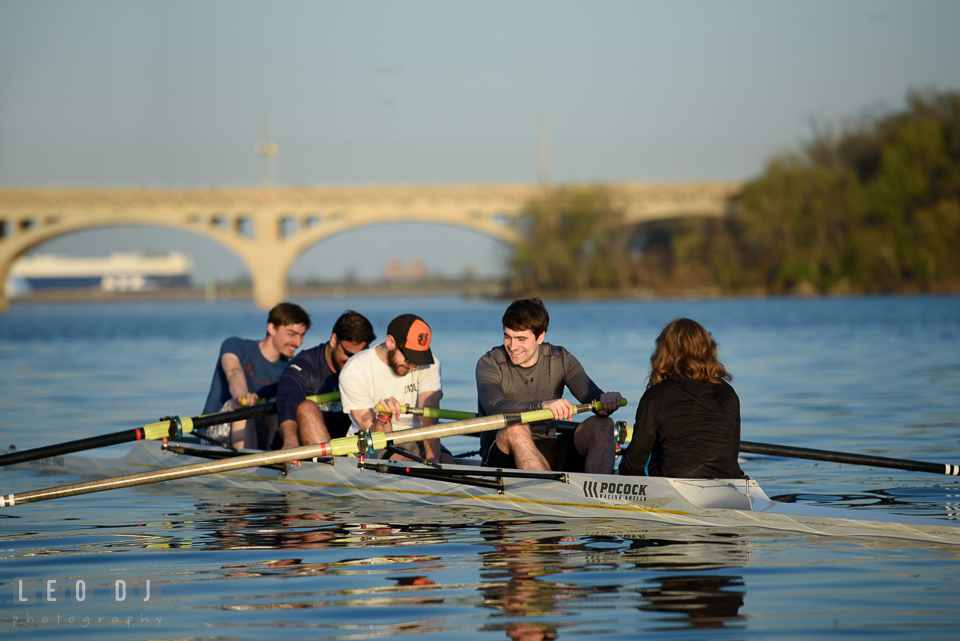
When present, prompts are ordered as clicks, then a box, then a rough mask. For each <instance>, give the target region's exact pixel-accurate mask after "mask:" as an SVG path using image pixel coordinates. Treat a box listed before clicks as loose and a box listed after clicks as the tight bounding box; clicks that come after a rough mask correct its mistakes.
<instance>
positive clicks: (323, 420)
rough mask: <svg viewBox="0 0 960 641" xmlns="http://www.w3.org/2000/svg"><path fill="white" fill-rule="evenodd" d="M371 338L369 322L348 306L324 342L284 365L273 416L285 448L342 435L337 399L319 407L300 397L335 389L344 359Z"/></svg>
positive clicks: (343, 418) (345, 423)
mask: <svg viewBox="0 0 960 641" xmlns="http://www.w3.org/2000/svg"><path fill="white" fill-rule="evenodd" d="M376 338H377V336H376V334H374V333H373V325H371V324H370V321H368V320H367V319H366V318H364V317H363V316H361V315H360V314H358V313H357V312H355V311H353V310H352V309H348V310H347V311H345V312H344V313H343V314H341V315H340V318H338V319H337V322H336V323H335V324H334V326H333V332H332V333H331V334H330V340H329V341H327V342H326V343H321V344H320V345H317V346H316V347H314V348H312V349H308V350H305V351H303V352H300V353H299V354H297V357H296V358H294V359H293V360H291V361H290V362H289V363H288V364H287V366H286V368H284V370H283V373H282V374H281V375H280V382H279V386H278V388H277V420H278V422H279V423H280V436H281V438H282V439H283V448H284V449H286V448H290V447H298V446H300V445H311V444H314V443H326V442H328V441H329V440H330V439H331V438H340V437H342V436H346V434H347V429H348V428H349V427H350V416H349V415H348V414H345V413H344V412H343V406H342V404H341V403H340V401H334V402H329V403H324V404H323V405H319V406H318V405H317V404H316V403H314V402H312V401H305V400H304V397H305V396H312V395H314V394H327V393H329V392H336V391H338V390H339V389H340V370H341V369H343V366H344V364H345V363H346V362H347V360H348V359H349V358H350V357H351V356H353V355H354V354H356V353H357V352H362V351H363V350H365V349H367V347H369V346H370V343H371V342H373V341H374V340H376Z"/></svg>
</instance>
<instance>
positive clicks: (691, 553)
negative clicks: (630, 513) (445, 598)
mask: <svg viewBox="0 0 960 641" xmlns="http://www.w3.org/2000/svg"><path fill="white" fill-rule="evenodd" d="M535 525H536V522H524V521H513V522H509V523H492V524H488V527H487V528H485V529H484V531H483V535H484V538H485V539H487V540H488V541H489V542H490V543H492V549H491V550H488V551H485V552H482V553H481V554H480V556H481V559H482V561H483V569H482V571H481V577H482V583H481V585H480V588H479V590H480V592H481V593H482V596H483V607H486V608H489V609H491V610H494V611H495V613H494V614H493V615H492V619H494V622H491V623H487V624H486V625H484V629H485V630H503V631H504V632H505V633H506V636H507V637H508V638H510V639H522V640H524V641H539V640H543V639H555V638H557V636H558V633H559V632H558V631H559V629H560V628H561V627H562V626H563V625H565V624H564V623H562V621H563V619H564V618H568V615H570V614H572V613H580V612H582V611H583V610H584V609H590V608H595V607H596V605H595V604H596V602H597V599H596V595H598V594H603V593H607V594H616V593H621V594H622V595H629V594H633V595H635V596H636V600H637V601H638V603H637V604H636V606H635V607H636V608H637V610H639V611H656V612H663V613H666V614H668V615H671V616H669V617H667V618H666V619H665V620H666V621H669V622H670V624H671V625H672V626H676V625H678V624H682V625H684V626H686V627H691V628H722V627H726V626H729V625H732V624H737V623H739V622H742V620H743V617H742V616H741V615H740V608H741V607H742V606H743V604H744V598H745V595H746V589H745V584H744V580H743V577H742V576H741V575H739V574H732V575H731V574H728V573H726V572H724V573H722V574H721V573H717V574H706V573H705V572H707V571H719V570H728V569H729V568H731V567H736V566H737V565H738V564H739V563H740V562H743V561H745V560H746V559H747V555H746V554H745V553H744V548H747V547H749V546H747V545H745V543H746V542H745V541H743V540H741V539H739V537H736V536H730V535H728V536H726V537H717V536H710V537H709V541H707V540H702V541H698V540H696V539H695V540H692V541H691V539H689V538H688V539H670V538H653V537H646V536H643V535H636V534H635V535H633V536H632V537H630V538H626V537H623V536H617V535H603V534H590V535H586V536H584V535H580V536H576V535H574V536H569V535H564V533H556V534H551V535H548V536H527V537H523V536H522V535H519V536H518V534H519V533H518V532H516V530H515V528H531V527H532V526H535ZM533 529H534V531H535V530H536V528H535V527H534V528H533ZM567 534H569V533H567ZM725 548H728V549H725ZM631 565H632V566H633V567H635V568H636V569H638V570H643V571H646V572H649V571H660V570H664V569H669V570H672V571H673V573H671V574H666V575H660V576H655V577H652V578H650V579H648V580H645V581H644V585H643V586H642V587H640V588H636V589H632V590H628V589H625V586H623V585H622V584H619V583H603V582H601V583H596V582H593V581H591V582H589V584H586V585H585V584H583V583H581V582H580V581H578V580H575V579H576V578H579V577H578V576H577V575H583V574H584V573H591V574H592V573H596V572H609V571H614V572H615V571H618V570H620V571H622V570H624V569H625V568H626V567H629V566H631ZM686 570H689V571H690V572H691V573H690V574H686V573H683V571H686ZM678 571H679V572H678ZM561 575H568V576H569V577H570V580H562V576H561ZM608 599H609V597H608ZM605 600H607V599H605ZM613 600H616V598H614V599H613ZM678 614H679V615H683V616H682V617H681V618H677V617H676V616H675V615H678ZM500 619H502V621H500ZM581 623H582V622H581Z"/></svg>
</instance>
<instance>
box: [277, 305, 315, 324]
mask: <svg viewBox="0 0 960 641" xmlns="http://www.w3.org/2000/svg"><path fill="white" fill-rule="evenodd" d="M270 323H273V326H274V327H276V328H277V329H279V328H280V327H282V326H284V325H306V326H307V329H310V315H309V314H307V313H306V312H305V311H303V308H302V307H300V306H299V305H295V304H294V303H280V304H279V305H276V306H275V307H274V308H273V309H271V310H270V314H269V315H268V316H267V324H270Z"/></svg>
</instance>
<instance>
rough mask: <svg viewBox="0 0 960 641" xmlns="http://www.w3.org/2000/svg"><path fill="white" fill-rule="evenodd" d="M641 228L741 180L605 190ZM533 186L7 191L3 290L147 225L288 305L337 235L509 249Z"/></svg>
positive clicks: (0, 264)
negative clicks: (302, 267)
mask: <svg viewBox="0 0 960 641" xmlns="http://www.w3.org/2000/svg"><path fill="white" fill-rule="evenodd" d="M607 186H608V187H610V188H611V189H612V191H613V193H614V194H615V198H616V199H617V200H618V204H619V205H620V206H622V207H623V209H624V211H625V222H626V224H628V225H635V224H639V223H643V222H648V221H654V220H665V219H672V218H681V217H708V216H722V215H724V214H725V213H726V212H728V211H730V209H731V207H732V206H733V203H734V201H735V199H736V198H737V196H738V194H739V193H740V189H741V185H740V184H739V183H721V182H713V183H692V182H691V183H615V184H610V185H607ZM542 189H543V188H542V187H539V186H536V185H472V186H418V187H405V186H404V187H401V186H398V187H309V188H306V187H304V188H260V189H242V188H236V189H233V188H224V189H196V190H186V189H181V190H176V189H171V190H160V189H98V190H94V189H71V190H67V189H31V190H27V189H8V190H0V311H3V310H5V309H6V307H7V300H6V297H5V294H4V293H3V291H2V290H3V288H2V284H3V283H5V282H6V279H7V275H8V273H9V271H10V267H11V266H12V264H13V262H14V261H15V260H16V259H17V258H19V257H20V256H22V255H23V254H24V253H26V252H27V251H29V250H30V249H31V248H33V247H35V246H37V245H39V244H40V243H43V242H44V241H47V240H50V239H52V238H55V237H57V236H62V235H64V234H69V233H71V232H76V231H80V230H84V229H92V228H97V227H110V226H118V225H145V226H153V227H165V228H172V229H177V230H183V231H187V232H191V233H194V234H197V235H199V236H203V237H206V238H209V239H211V240H214V241H216V242H218V243H220V244H222V245H224V246H225V247H227V248H228V249H230V250H232V251H233V252H234V253H235V254H236V255H237V256H238V257H239V258H240V259H241V261H242V262H243V263H244V264H245V266H246V267H247V269H248V270H249V273H250V279H251V283H252V287H253V300H254V303H255V304H256V305H257V306H258V307H260V308H263V309H269V308H270V307H272V306H273V305H275V304H276V303H278V302H280V301H282V300H284V298H285V297H286V292H287V274H288V272H289V270H290V267H291V266H292V265H293V264H294V263H295V262H296V260H297V258H298V257H299V256H300V255H301V254H302V253H303V252H304V251H305V250H307V249H308V248H309V247H310V246H312V245H314V244H315V243H317V242H319V241H321V240H324V239H325V238H328V237H330V236H333V235H335V234H338V233H341V232H344V231H347V230H349V229H355V228H358V227H365V226H370V225H378V224H384V223H397V222H426V223H437V224H442V225H456V226H461V227H466V228H469V229H472V230H476V231H479V232H482V233H485V234H489V235H490V236H492V237H494V238H497V239H499V240H501V241H503V242H505V243H510V244H515V243H517V242H518V241H519V240H520V232H519V231H518V221H519V219H520V217H521V215H522V214H523V210H524V207H525V205H526V204H527V203H528V202H529V201H530V200H531V199H533V198H535V197H537V196H538V195H540V194H541V193H542Z"/></svg>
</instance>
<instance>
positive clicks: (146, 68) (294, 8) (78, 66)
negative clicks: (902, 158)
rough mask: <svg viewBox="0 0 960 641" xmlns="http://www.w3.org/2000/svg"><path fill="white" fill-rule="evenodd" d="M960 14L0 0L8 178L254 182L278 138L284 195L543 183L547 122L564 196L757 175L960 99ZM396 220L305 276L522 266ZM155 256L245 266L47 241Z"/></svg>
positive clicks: (805, 8) (859, 5) (809, 7)
mask: <svg viewBox="0 0 960 641" xmlns="http://www.w3.org/2000/svg"><path fill="white" fill-rule="evenodd" d="M957 25H960V2H956V1H954V0H947V1H930V0H910V1H909V2H907V1H884V0H846V1H842V0H829V1H823V0H809V1H804V2H796V1H791V2H784V1H778V0H763V1H744V0H729V1H726V2H706V1H703V2H693V1H683V0H681V1H678V2H645V1H642V0H630V1H623V2H619V1H610V0H591V1H590V2H587V1H580V2H571V1H565V0H550V1H522V0H517V1H511V2H506V1H497V0H484V1H483V2H453V1H449V0H436V1H433V0H430V1H427V0H404V1H403V2H396V1H363V0H353V1H342V2H322V1H313V2H303V1H286V2H284V1H276V2H260V1H253V0H208V1H199V2H197V1H182V0H163V1H135V0H133V1H131V0H30V1H27V0H0V189H3V188H24V187H30V188H33V187H68V188H69V187H121V188H122V187H161V188H162V187H168V188H191V187H253V186H257V185H258V184H260V183H261V180H262V176H261V165H260V157H259V156H258V155H257V154H256V144H257V142H258V141H260V140H262V139H263V138H264V137H265V134H269V135H268V137H269V139H270V140H272V141H273V142H276V144H277V145H278V148H279V154H278V156H277V157H276V164H275V166H274V167H273V171H272V175H273V181H274V183H275V184H276V185H277V186H281V187H283V186H294V185H298V186H299V185H309V186H327V185H434V184H477V183H480V184H492V183H536V182H538V181H539V180H540V178H541V172H540V149H541V136H540V132H541V130H543V131H546V132H547V133H548V135H547V136H546V140H548V141H549V145H548V146H549V158H550V163H549V165H550V176H549V177H550V179H551V181H552V182H553V183H565V182H616V181H650V182H653V181H679V180H692V181H701V180H702V181H707V180H748V179H750V178H752V177H755V176H757V175H758V174H760V173H761V172H762V171H763V168H764V164H765V163H766V162H767V161H768V160H769V159H770V158H771V157H773V156H774V155H776V154H778V153H782V152H784V151H786V150H789V149H794V148H796V147H797V146H798V145H799V144H801V143H802V141H803V140H804V139H806V138H807V137H808V136H809V135H810V133H811V131H812V126H813V125H814V124H815V123H816V124H817V125H818V126H842V125H843V122H844V121H849V120H850V119H853V118H856V117H858V116H861V115H862V114H865V113H871V112H874V113H875V112H877V111H883V110H892V109H897V108H899V107H901V106H902V105H903V104H904V98H905V96H906V94H907V93H908V92H909V91H911V90H921V91H922V90H929V89H937V90H946V89H954V90H956V89H960V38H957V37H956V28H957ZM543 125H545V127H544V126H543ZM384 231H385V230H383V229H382V228H380V229H377V230H373V229H370V228H367V229H362V230H357V231H352V232H348V233H345V234H342V235H340V236H337V237H334V238H333V239H330V240H327V241H323V242H321V243H318V244H317V245H315V246H314V247H313V248H312V249H311V250H310V251H308V252H307V253H306V254H304V255H303V256H302V257H301V258H300V259H299V260H298V261H297V263H296V264H295V265H294V267H293V269H292V271H291V276H292V277H293V278H294V279H306V278H311V277H316V278H323V279H327V280H331V279H336V278H340V277H343V276H344V275H345V274H347V273H351V272H352V273H354V274H356V275H358V276H359V277H360V278H363V279H373V278H376V277H377V276H379V274H380V272H381V270H382V267H383V264H384V263H385V262H386V260H387V259H388V258H389V257H391V256H397V257H400V258H401V259H402V260H409V259H410V258H411V257H413V256H420V257H422V259H423V260H424V262H425V263H426V265H427V267H428V269H429V270H431V271H432V272H434V273H444V274H446V275H448V276H459V275H461V274H462V273H463V271H464V270H467V269H469V270H471V271H472V272H473V273H475V274H477V275H481V276H482V275H496V274H499V273H502V271H503V264H504V261H505V259H506V257H507V255H508V252H507V250H506V248H504V247H503V246H502V245H500V244H499V243H498V242H496V241H494V240H492V239H490V238H487V237H485V236H483V235H480V234H478V233H476V232H470V231H466V230H460V229H458V228H454V227H445V226H440V225H427V226H424V225H416V224H405V225H392V226H390V227H389V229H387V230H386V231H387V232H388V233H383V232H384ZM388 238H389V239H390V240H386V239H388ZM358 247H363V248H364V251H363V252H362V253H361V252H358V251H357V248H358ZM133 250H140V251H144V250H151V251H156V252H163V251H171V250H181V251H185V252H187V253H188V254H190V255H191V256H193V258H194V262H195V263H196V265H197V277H198V278H199V279H200V280H206V279H208V278H215V279H218V280H230V279H232V278H236V277H237V276H242V275H243V274H244V273H245V269H244V268H243V266H242V264H241V263H240V261H239V260H238V259H237V258H236V257H234V256H233V255H232V254H231V253H230V252H229V251H227V250H226V249H223V248H221V247H219V246H217V245H216V244H215V243H213V242H212V241H208V240H206V239H201V238H199V237H195V236H192V235H190V234H188V233H185V232H173V231H168V230H144V229H136V228H114V229H109V230H101V231H90V232H81V233H77V234H73V235H71V236H68V237H62V238H60V239H55V240H52V241H49V242H47V243H45V244H44V245H42V246H40V247H39V248H38V249H37V251H45V252H58V253H67V254H72V255H106V254H108V253H110V252H111V251H133ZM371 255H372V256H376V258H375V259H373V260H371V259H370V256H371ZM321 256H326V257H327V260H326V261H323V262H324V264H326V265H327V266H328V269H327V270H326V271H324V272H323V273H320V268H319V265H320V262H321V261H320V257H321ZM330 257H333V258H335V260H334V262H335V264H337V265H339V266H340V267H341V271H340V272H339V273H333V272H331V270H330V269H329V263H330V260H329V259H330ZM381 257H382V260H381Z"/></svg>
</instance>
